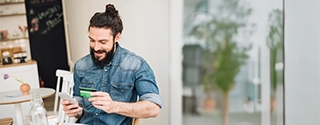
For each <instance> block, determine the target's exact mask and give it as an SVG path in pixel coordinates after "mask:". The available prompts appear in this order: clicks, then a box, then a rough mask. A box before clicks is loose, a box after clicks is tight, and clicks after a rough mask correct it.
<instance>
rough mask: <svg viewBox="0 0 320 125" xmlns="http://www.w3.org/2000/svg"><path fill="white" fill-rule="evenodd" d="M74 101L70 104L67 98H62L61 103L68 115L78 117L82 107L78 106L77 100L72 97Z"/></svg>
mask: <svg viewBox="0 0 320 125" xmlns="http://www.w3.org/2000/svg"><path fill="white" fill-rule="evenodd" d="M73 100H74V101H75V102H76V103H74V104H70V101H69V100H63V101H61V104H62V105H63V111H64V112H65V113H66V114H67V115H68V116H69V117H76V118H79V117H80V116H82V112H83V108H82V107H81V106H79V104H78V101H77V100H76V99H73Z"/></svg>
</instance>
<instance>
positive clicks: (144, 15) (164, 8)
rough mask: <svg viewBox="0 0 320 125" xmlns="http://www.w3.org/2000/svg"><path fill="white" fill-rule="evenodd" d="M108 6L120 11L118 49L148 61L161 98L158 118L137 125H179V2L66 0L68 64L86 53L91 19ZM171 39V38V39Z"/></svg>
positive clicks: (180, 10)
mask: <svg viewBox="0 0 320 125" xmlns="http://www.w3.org/2000/svg"><path fill="white" fill-rule="evenodd" d="M108 3H113V4H114V5H115V7H116V8H117V9H118V10H119V13H120V16H121V18H122V21H123V24H124V30H123V34H122V38H121V40H120V42H119V43H120V45H121V46H123V47H125V48H127V49H129V50H131V51H133V52H135V53H136V54H138V55H140V56H142V57H144V58H145V59H146V60H147V62H148V63H149V64H150V65H151V67H152V68H153V70H154V72H155V75H156V80H157V84H158V86H159V89H160V95H161V96H162V101H163V108H162V109H161V112H160V114H159V116H158V117H157V118H150V119H141V120H140V124H141V125H151V124H152V125H168V124H170V123H171V124H172V125H173V124H174V125H179V124H181V117H182V116H181V113H182V112H181V85H182V83H181V73H182V72H181V67H180V66H181V65H177V64H181V57H182V54H181V48H182V29H181V27H182V16H183V15H182V9H183V8H182V5H183V4H182V0H178V1H174V2H171V1H170V2H169V0H161V1H149V0H139V1H134V0H122V1H111V0H95V1H94V2H93V1H88V0H77V1H76V2H75V1H69V0H65V5H66V6H65V7H66V12H67V24H68V30H69V39H70V50H71V60H72V61H73V62H74V63H75V62H76V60H78V59H80V58H81V57H82V56H84V55H86V54H88V53H89V40H88V33H87V28H88V24H89V20H90V18H91V16H92V15H93V14H94V13H95V12H96V11H104V9H105V5H106V4H108ZM170 4H171V6H169V5H170ZM172 4H178V6H174V5H172ZM176 7H177V8H178V9H175V8H176ZM170 9H175V11H174V15H170V12H169V11H170ZM175 15H176V16H175ZM180 18H181V19H180ZM169 23H172V25H173V26H172V25H170V24H169ZM170 26H172V27H170ZM169 27H170V28H169ZM170 33H172V34H170ZM171 35H172V36H174V37H171V38H170V36H171ZM180 35H181V36H180ZM172 42H174V43H172ZM173 63H175V64H173ZM169 77H171V78H169ZM170 82H174V83H170ZM169 83H170V84H169ZM169 87H170V88H169ZM175 87H177V88H175ZM170 90H172V91H170ZM170 101H171V102H170ZM170 104H172V105H174V106H170ZM173 115H175V117H173Z"/></svg>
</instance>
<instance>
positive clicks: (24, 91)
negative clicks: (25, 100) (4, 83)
mask: <svg viewBox="0 0 320 125" xmlns="http://www.w3.org/2000/svg"><path fill="white" fill-rule="evenodd" d="M20 91H21V92H22V95H29V91H30V85H29V84H28V83H24V84H21V85H20Z"/></svg>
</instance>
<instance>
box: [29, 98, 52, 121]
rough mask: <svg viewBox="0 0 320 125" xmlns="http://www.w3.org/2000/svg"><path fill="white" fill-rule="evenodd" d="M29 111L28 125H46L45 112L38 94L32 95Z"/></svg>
mask: <svg viewBox="0 0 320 125" xmlns="http://www.w3.org/2000/svg"><path fill="white" fill-rule="evenodd" d="M30 101H31V109H30V112H29V123H30V125H48V119H47V110H46V109H45V108H44V106H43V100H42V98H41V96H40V94H39V93H38V92H36V93H32V98H31V100H30Z"/></svg>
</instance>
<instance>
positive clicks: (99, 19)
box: [88, 4, 123, 39]
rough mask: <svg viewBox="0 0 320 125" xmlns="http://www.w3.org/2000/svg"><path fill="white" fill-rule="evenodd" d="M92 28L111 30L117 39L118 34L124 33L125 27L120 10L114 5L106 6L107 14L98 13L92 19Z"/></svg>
mask: <svg viewBox="0 0 320 125" xmlns="http://www.w3.org/2000/svg"><path fill="white" fill-rule="evenodd" d="M90 27H96V28H110V29H111V31H112V34H113V39H115V37H116V35H117V34H118V33H122V30H123V25H122V20H121V18H120V16H119V12H118V10H116V8H115V7H114V6H113V5H112V4H108V5H106V9H105V12H96V13H95V14H94V15H93V16H92V17H91V19H90V25H89V27H88V30H90Z"/></svg>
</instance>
